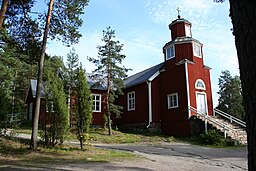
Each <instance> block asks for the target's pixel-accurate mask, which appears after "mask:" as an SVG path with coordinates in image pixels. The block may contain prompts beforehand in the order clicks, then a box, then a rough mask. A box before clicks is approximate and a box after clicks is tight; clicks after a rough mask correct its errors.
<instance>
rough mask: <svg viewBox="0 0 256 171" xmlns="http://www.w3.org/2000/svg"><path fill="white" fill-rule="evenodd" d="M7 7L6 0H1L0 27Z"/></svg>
mask: <svg viewBox="0 0 256 171" xmlns="http://www.w3.org/2000/svg"><path fill="white" fill-rule="evenodd" d="M7 8H8V0H3V2H2V6H1V10H0V29H1V28H3V23H4V19H5V14H6V11H7Z"/></svg>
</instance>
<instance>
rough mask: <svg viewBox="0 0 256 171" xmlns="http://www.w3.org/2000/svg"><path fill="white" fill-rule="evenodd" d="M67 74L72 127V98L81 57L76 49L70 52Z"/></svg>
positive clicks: (66, 80)
mask: <svg viewBox="0 0 256 171" xmlns="http://www.w3.org/2000/svg"><path fill="white" fill-rule="evenodd" d="M66 65H67V74H66V76H65V89H66V90H67V94H68V96H69V97H68V105H69V122H70V127H72V124H73V123H72V122H73V112H72V109H73V106H72V101H71V99H72V96H73V94H74V91H75V90H74V89H75V81H76V72H77V69H78V65H79V57H78V55H77V54H76V53H75V49H74V48H72V51H70V52H69V53H68V54H67V63H66Z"/></svg>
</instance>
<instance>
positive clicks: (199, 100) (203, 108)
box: [196, 93, 208, 114]
mask: <svg viewBox="0 0 256 171" xmlns="http://www.w3.org/2000/svg"><path fill="white" fill-rule="evenodd" d="M196 104H197V111H199V112H202V113H205V114H207V113H208V112H207V103H206V94H205V93H196Z"/></svg>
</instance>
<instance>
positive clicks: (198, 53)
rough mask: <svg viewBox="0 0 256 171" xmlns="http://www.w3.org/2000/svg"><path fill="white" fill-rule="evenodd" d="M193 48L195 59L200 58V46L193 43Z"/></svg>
mask: <svg viewBox="0 0 256 171" xmlns="http://www.w3.org/2000/svg"><path fill="white" fill-rule="evenodd" d="M193 46H194V55H195V56H197V57H202V53H201V46H200V44H198V43H193Z"/></svg>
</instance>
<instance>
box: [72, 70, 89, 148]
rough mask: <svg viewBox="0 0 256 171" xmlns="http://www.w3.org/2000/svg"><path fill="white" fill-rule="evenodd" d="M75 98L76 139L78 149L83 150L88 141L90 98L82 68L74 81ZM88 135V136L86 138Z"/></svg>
mask: <svg viewBox="0 0 256 171" xmlns="http://www.w3.org/2000/svg"><path fill="white" fill-rule="evenodd" d="M75 93H76V98H75V100H76V101H75V114H76V130H77V138H78V140H79V141H80V147H81V149H83V143H84V142H86V141H88V138H89V134H88V133H89V128H90V124H91V122H92V107H93V106H92V96H91V92H90V89H89V86H88V83H87V80H86V74H85V71H84V70H83V68H82V66H80V68H79V70H78V72H77V79H76V89H75ZM87 134H88V136H87Z"/></svg>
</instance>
